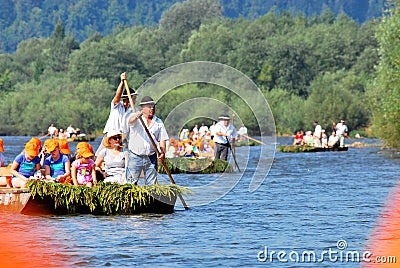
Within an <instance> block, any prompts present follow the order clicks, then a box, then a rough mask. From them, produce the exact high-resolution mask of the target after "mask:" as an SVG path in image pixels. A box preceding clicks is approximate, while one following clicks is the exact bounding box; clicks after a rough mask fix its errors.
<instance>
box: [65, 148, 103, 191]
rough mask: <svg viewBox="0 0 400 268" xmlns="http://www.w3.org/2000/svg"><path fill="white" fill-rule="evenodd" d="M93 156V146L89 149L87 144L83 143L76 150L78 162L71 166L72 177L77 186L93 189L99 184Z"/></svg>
mask: <svg viewBox="0 0 400 268" xmlns="http://www.w3.org/2000/svg"><path fill="white" fill-rule="evenodd" d="M93 156H94V153H93V151H92V150H91V146H90V147H89V146H88V145H87V144H85V143H82V144H81V146H80V148H79V149H77V150H76V157H75V159H76V160H75V161H74V162H73V163H72V165H71V177H72V181H73V183H74V185H75V186H79V185H84V186H88V187H92V186H93V185H96V184H97V180H96V168H95V167H96V164H95V162H94V161H93V159H92V157H93Z"/></svg>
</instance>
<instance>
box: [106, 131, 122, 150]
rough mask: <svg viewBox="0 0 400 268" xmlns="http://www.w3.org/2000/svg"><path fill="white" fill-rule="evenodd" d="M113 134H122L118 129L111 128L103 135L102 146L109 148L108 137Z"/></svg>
mask: <svg viewBox="0 0 400 268" xmlns="http://www.w3.org/2000/svg"><path fill="white" fill-rule="evenodd" d="M114 136H122V133H121V132H120V131H118V130H111V131H109V132H107V135H106V137H104V139H103V146H104V147H106V148H109V147H110V146H111V144H110V138H112V137H114ZM120 141H121V140H120Z"/></svg>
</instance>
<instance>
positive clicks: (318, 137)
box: [314, 121, 322, 147]
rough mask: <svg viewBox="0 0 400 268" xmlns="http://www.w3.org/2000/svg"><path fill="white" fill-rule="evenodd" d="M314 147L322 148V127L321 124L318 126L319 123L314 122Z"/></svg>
mask: <svg viewBox="0 0 400 268" xmlns="http://www.w3.org/2000/svg"><path fill="white" fill-rule="evenodd" d="M314 127H315V129H314V146H315V147H321V134H322V133H321V131H322V127H321V125H320V124H318V121H315V122H314Z"/></svg>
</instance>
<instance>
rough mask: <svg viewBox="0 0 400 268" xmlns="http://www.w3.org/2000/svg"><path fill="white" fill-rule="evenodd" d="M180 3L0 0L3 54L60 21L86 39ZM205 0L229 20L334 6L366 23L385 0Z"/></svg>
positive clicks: (149, 20)
mask: <svg viewBox="0 0 400 268" xmlns="http://www.w3.org/2000/svg"><path fill="white" fill-rule="evenodd" d="M196 1H199V0H196ZM180 2H182V0H159V1H153V0H141V1H137V0H136V1H133V0H132V1H126V0H57V1H49V0H13V1H10V0H0V6H1V9H0V52H5V51H7V52H11V51H15V49H16V47H17V45H18V44H19V43H20V42H21V41H23V40H26V39H28V38H32V37H37V38H40V37H49V36H50V35H51V33H52V32H53V29H54V25H55V24H56V23H57V21H58V20H60V19H61V20H62V21H64V22H65V26H66V30H67V32H68V33H71V34H72V35H73V36H75V38H77V40H79V41H80V42H82V41H84V40H85V39H87V38H88V37H90V36H92V35H93V34H95V33H101V34H102V35H108V34H111V33H114V32H117V31H120V30H121V29H122V28H124V27H133V26H139V25H156V24H158V23H159V21H160V20H162V15H163V12H164V11H166V10H168V9H169V8H171V6H172V5H174V4H176V3H180ZM193 2H194V1H193ZM200 2H213V4H214V5H216V4H219V3H221V5H222V7H223V10H224V12H223V14H224V15H225V16H226V17H229V18H238V17H240V16H243V17H246V18H257V17H259V16H262V15H264V14H266V13H268V12H269V11H270V10H275V11H277V12H278V11H279V12H282V11H284V10H286V11H290V12H291V13H292V14H296V13H297V12H303V13H304V14H306V15H307V16H313V15H320V14H321V13H322V12H323V10H324V9H325V8H329V9H331V10H332V11H333V13H334V14H335V15H337V14H339V13H340V12H342V11H343V12H345V13H346V14H348V15H349V16H350V17H351V18H353V19H354V20H356V21H357V22H360V23H361V22H364V21H367V20H370V19H372V18H376V17H379V16H381V12H382V9H383V3H384V2H385V1H384V0H369V1H365V0H336V1H328V0H315V1H309V0H280V1H274V0H234V1H232V0H229V1H228V0H221V1H219V0H207V1H203V0H201V1H200ZM177 7H178V6H175V8H177ZM203 7H204V5H203ZM178 9H179V7H178ZM171 10H172V9H171ZM202 10H204V9H202V8H199V9H197V10H195V11H196V12H200V13H201V12H202ZM221 10H222V9H221ZM199 18H200V17H199ZM182 21H184V20H182ZM183 23H184V22H183ZM184 24H186V23H184Z"/></svg>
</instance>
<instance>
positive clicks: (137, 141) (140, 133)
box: [127, 115, 169, 155]
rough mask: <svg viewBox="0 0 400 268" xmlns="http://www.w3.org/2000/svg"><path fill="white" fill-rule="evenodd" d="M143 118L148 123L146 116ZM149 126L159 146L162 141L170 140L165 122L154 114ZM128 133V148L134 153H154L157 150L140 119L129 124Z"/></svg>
mask: <svg viewBox="0 0 400 268" xmlns="http://www.w3.org/2000/svg"><path fill="white" fill-rule="evenodd" d="M142 119H143V121H144V123H145V124H147V123H146V121H147V120H146V118H145V117H144V116H142ZM147 128H148V130H149V132H150V133H151V136H152V137H153V140H154V142H155V143H156V144H157V147H159V146H158V144H159V142H160V141H163V140H165V141H166V140H169V137H168V133H167V130H166V129H165V126H164V123H163V122H162V120H161V119H160V118H158V117H157V116H155V115H154V116H153V120H152V121H151V123H150V126H147ZM127 135H128V137H127V138H128V149H129V150H130V151H131V152H132V153H134V154H137V155H152V154H154V153H155V152H156V151H155V149H154V147H153V144H152V143H151V141H150V139H149V137H148V135H147V133H146V131H145V129H144V128H143V126H142V123H141V122H140V120H139V119H138V120H136V121H135V122H133V124H129V130H128V133H127ZM158 149H159V148H158Z"/></svg>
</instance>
